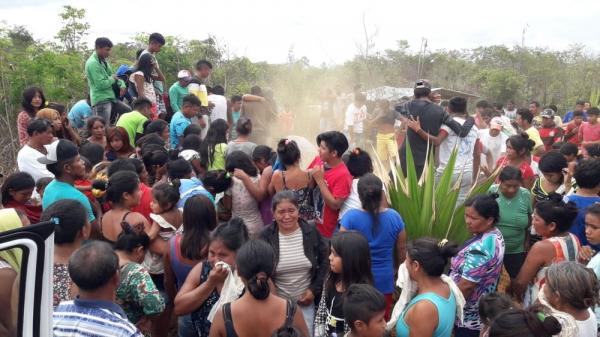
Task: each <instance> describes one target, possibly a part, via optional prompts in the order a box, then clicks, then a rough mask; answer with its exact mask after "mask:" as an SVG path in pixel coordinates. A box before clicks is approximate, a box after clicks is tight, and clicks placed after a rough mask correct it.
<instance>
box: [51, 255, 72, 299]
mask: <svg viewBox="0 0 600 337" xmlns="http://www.w3.org/2000/svg"><path fill="white" fill-rule="evenodd" d="M52 280H53V287H54V293H53V298H52V305H53V306H54V308H55V309H56V307H57V306H58V305H59V304H60V302H62V301H70V300H72V299H73V297H72V296H71V277H70V276H69V265H68V264H66V263H65V264H60V263H55V264H54V272H53V275H52Z"/></svg>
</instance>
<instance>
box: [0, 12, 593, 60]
mask: <svg viewBox="0 0 600 337" xmlns="http://www.w3.org/2000/svg"><path fill="white" fill-rule="evenodd" d="M64 4H71V5H74V6H77V7H83V8H85V9H86V10H87V18H88V21H89V23H90V24H91V27H92V28H91V31H90V36H89V39H88V41H89V42H90V43H91V42H92V41H93V40H94V39H95V37H97V36H107V37H109V38H111V39H112V40H113V41H114V42H124V41H128V40H129V37H130V36H132V35H134V34H135V33H137V32H153V31H159V32H161V33H163V34H165V35H176V36H181V37H184V38H187V39H192V38H195V39H203V38H206V37H207V36H208V34H211V35H215V36H216V37H217V38H219V39H222V40H223V41H225V42H226V43H227V44H228V45H229V47H230V48H231V50H232V51H233V52H234V53H236V54H238V55H246V56H248V57H250V58H251V59H252V60H254V61H261V60H266V61H269V62H285V60H286V59H287V54H288V50H289V48H290V47H291V46H293V48H294V52H295V54H296V56H298V57H301V56H307V57H308V58H309V59H310V60H311V63H313V64H316V65H318V64H320V63H322V62H326V63H342V62H344V61H345V60H348V59H350V58H351V57H352V56H353V55H354V54H355V53H356V52H357V49H356V44H357V42H358V43H362V41H363V39H364V33H363V27H362V16H363V13H365V17H366V23H367V27H368V30H369V31H371V32H372V31H374V30H375V29H377V30H378V32H379V33H378V35H377V36H376V39H375V43H376V49H377V50H384V49H386V48H394V47H395V46H396V41H398V40H402V39H403V40H408V42H409V44H410V45H411V47H412V49H413V50H416V49H418V47H419V45H420V41H421V38H422V37H426V38H427V39H428V41H429V48H430V49H462V48H472V47H476V46H480V45H490V44H506V45H509V46H511V45H514V44H520V43H521V35H522V30H523V27H525V25H529V27H528V29H527V32H526V34H525V44H526V45H528V46H540V47H550V48H555V49H565V48H568V46H569V45H571V44H575V43H579V44H584V45H586V46H588V48H590V50H595V51H598V49H597V48H598V47H597V46H598V45H600V26H599V25H597V24H595V22H594V21H593V20H594V19H597V18H598V17H600V1H597V0H574V1H571V2H567V1H564V0H562V1H558V0H550V1H545V2H538V1H523V0H505V1H494V2H491V1H473V0H455V1H441V0H440V1H429V2H425V1H391V0H387V1H384V0H361V1H359V0H347V1H342V0H320V1H317V0H305V1H297V0H296V1H289V0H280V1H276V0H256V1H243V0H237V1H232V0H225V1H213V2H208V1H197V0H194V1H183V0H171V1H166V2H165V1H164V0H146V1H140V0H134V1H123V0H105V1H98V0H88V1H85V2H70V1H61V0H52V1H41V0H26V1H22V0H20V1H18V2H16V1H14V0H0V8H2V10H1V11H0V21H5V22H6V23H7V24H8V25H13V24H16V25H24V26H26V27H27V28H28V29H29V30H30V31H31V32H32V33H33V35H34V37H36V38H39V39H42V40H50V39H52V38H53V37H54V35H55V34H56V32H57V31H58V29H59V28H60V26H61V23H60V20H59V18H58V13H59V12H60V11H61V6H62V5H64Z"/></svg>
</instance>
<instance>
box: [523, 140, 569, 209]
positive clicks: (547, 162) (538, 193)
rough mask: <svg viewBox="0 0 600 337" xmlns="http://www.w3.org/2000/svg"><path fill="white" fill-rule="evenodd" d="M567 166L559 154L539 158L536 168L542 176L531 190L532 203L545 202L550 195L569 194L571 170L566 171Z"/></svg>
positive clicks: (549, 154) (551, 153)
mask: <svg viewBox="0 0 600 337" xmlns="http://www.w3.org/2000/svg"><path fill="white" fill-rule="evenodd" d="M568 165H569V164H568V163H567V159H565V156H563V155H562V154H561V153H559V152H553V151H551V152H547V153H545V154H544V155H543V156H542V157H541V158H540V162H539V164H538V168H539V170H540V172H541V173H542V175H541V176H540V177H539V178H537V179H536V180H535V183H534V184H533V188H532V189H531V194H533V197H534V199H533V200H534V202H538V201H542V200H546V199H547V198H548V195H549V194H550V193H558V194H560V195H563V196H564V195H566V194H569V192H570V191H571V187H572V186H573V182H572V177H573V170H571V169H568V168H567V167H568Z"/></svg>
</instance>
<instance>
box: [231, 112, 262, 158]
mask: <svg viewBox="0 0 600 337" xmlns="http://www.w3.org/2000/svg"><path fill="white" fill-rule="evenodd" d="M235 131H236V132H237V138H236V139H235V140H232V141H230V142H229V143H228V144H227V155H229V154H230V153H231V152H233V151H242V152H244V153H245V154H247V155H248V156H250V157H251V156H252V151H254V148H255V147H256V144H255V143H253V142H251V141H250V140H249V138H250V134H251V133H252V121H251V120H250V118H248V117H245V116H242V117H240V119H238V121H237V123H236V124H235Z"/></svg>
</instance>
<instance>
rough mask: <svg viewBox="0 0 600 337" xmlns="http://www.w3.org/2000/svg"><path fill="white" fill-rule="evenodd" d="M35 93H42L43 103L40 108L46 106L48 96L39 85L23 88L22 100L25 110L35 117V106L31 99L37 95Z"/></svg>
mask: <svg viewBox="0 0 600 337" xmlns="http://www.w3.org/2000/svg"><path fill="white" fill-rule="evenodd" d="M35 94H40V97H41V98H42V105H40V109H43V108H44V107H45V106H46V97H45V96H44V92H43V91H42V89H41V88H39V87H29V88H27V89H25V90H23V100H22V101H21V106H22V107H23V110H25V112H27V114H28V115H29V117H31V118H35V113H36V111H35V108H34V107H33V105H31V101H32V100H33V98H34V97H35Z"/></svg>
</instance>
